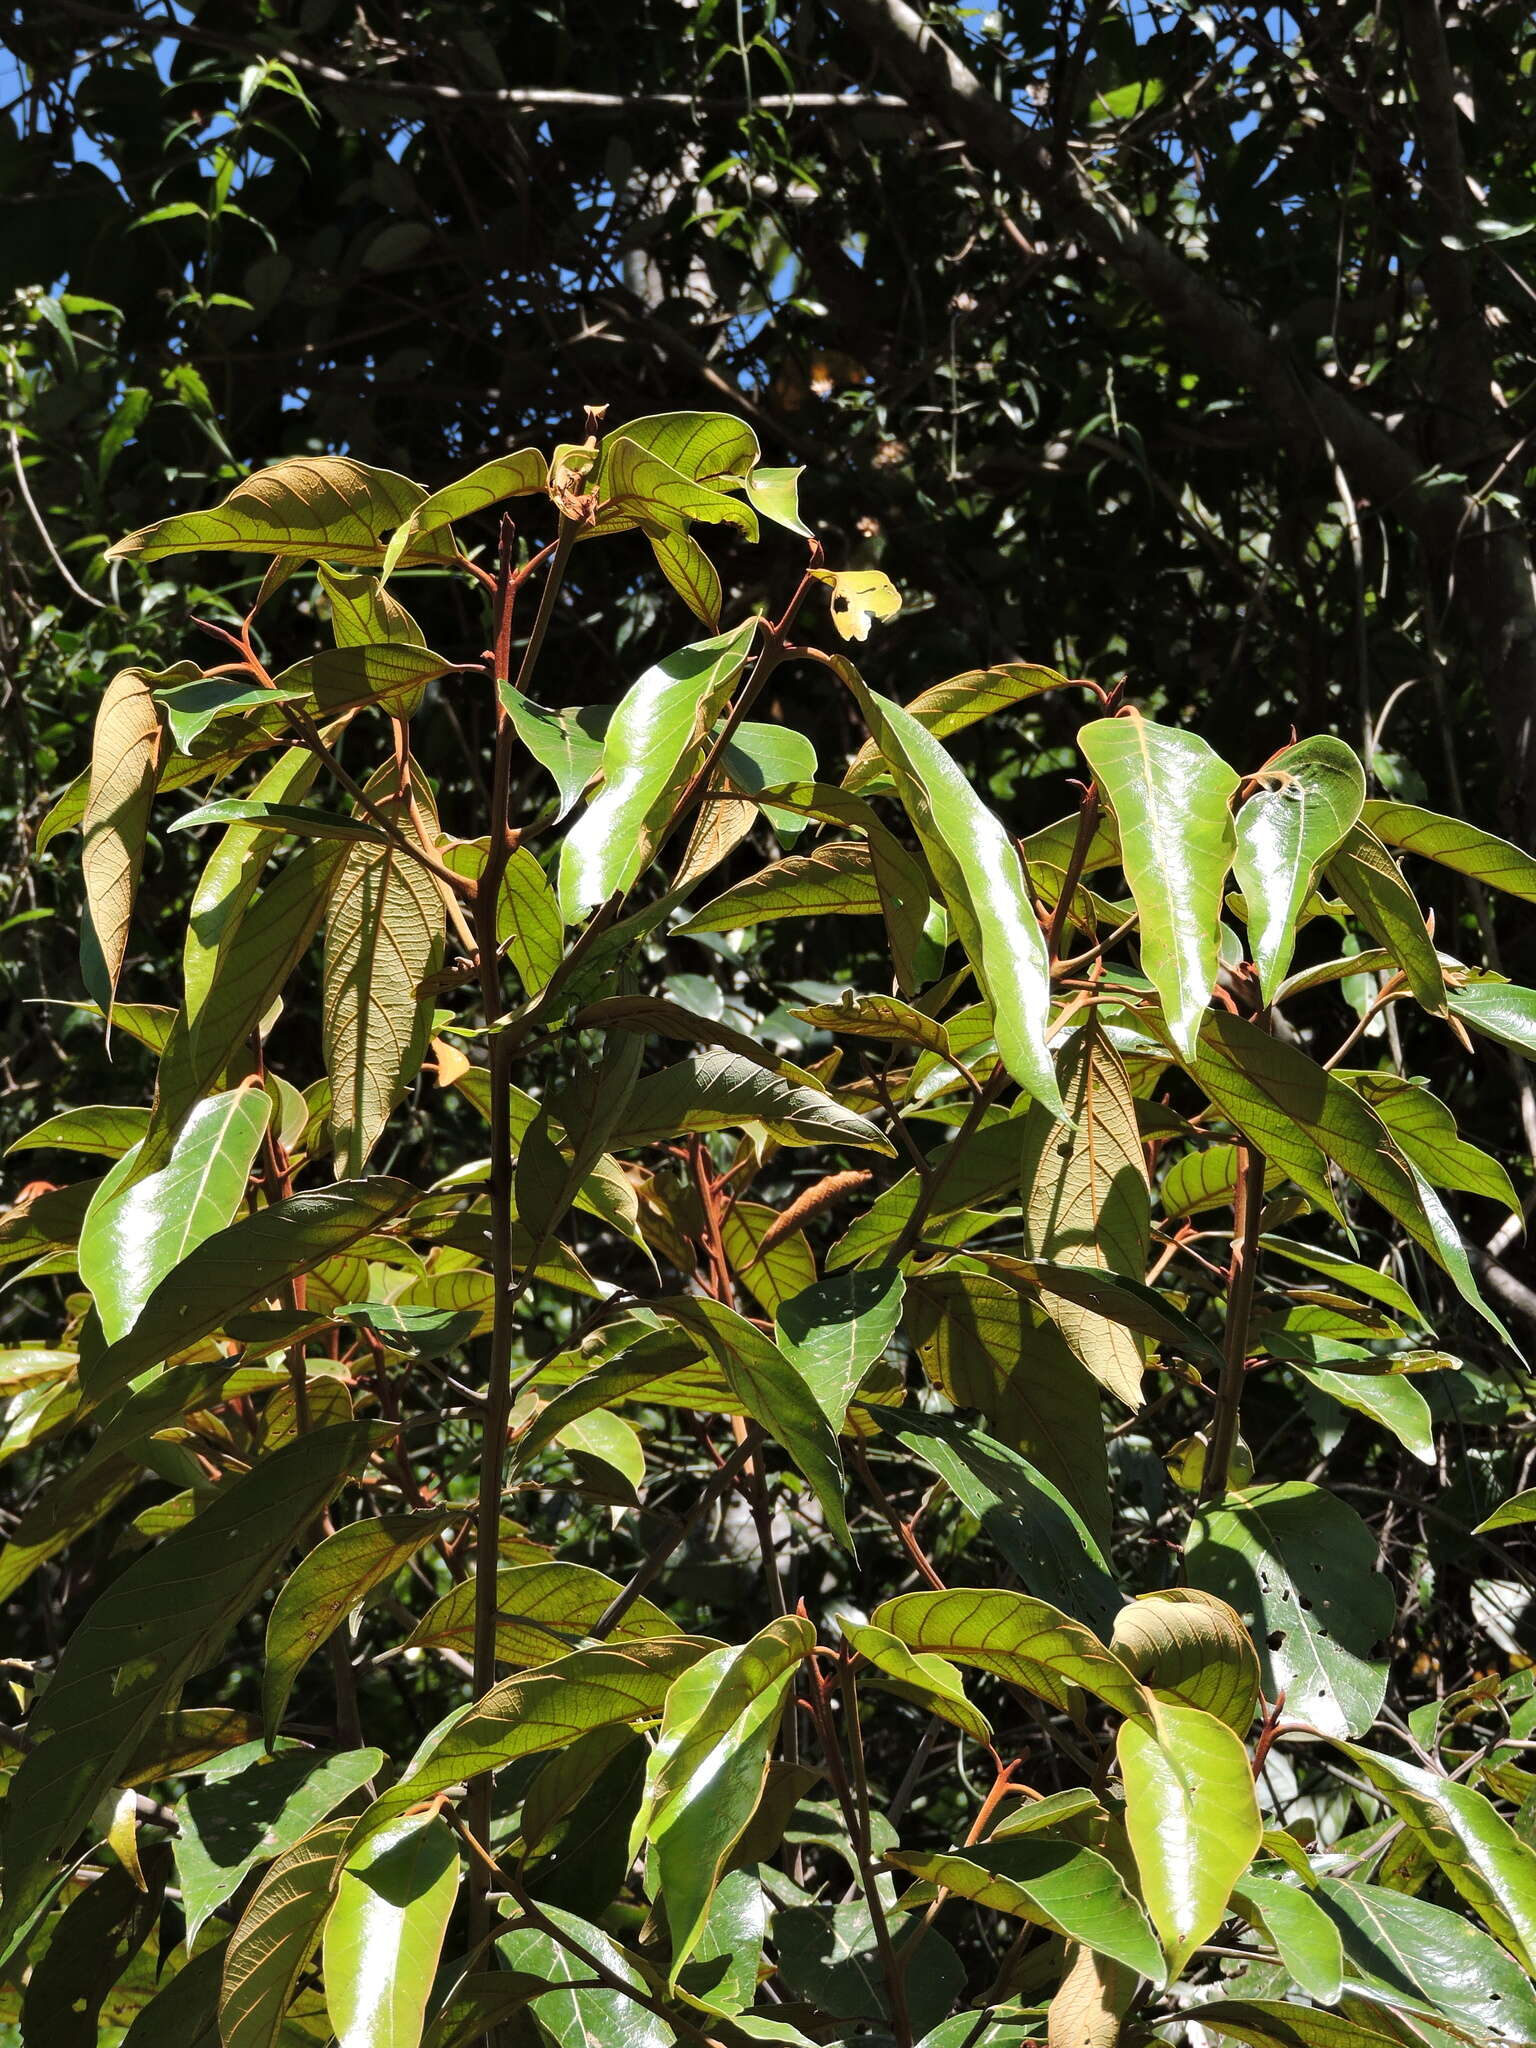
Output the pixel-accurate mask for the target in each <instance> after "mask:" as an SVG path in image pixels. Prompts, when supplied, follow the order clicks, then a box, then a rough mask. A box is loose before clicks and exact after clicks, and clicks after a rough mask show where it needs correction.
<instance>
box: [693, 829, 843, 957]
mask: <svg viewBox="0 0 1536 2048" xmlns="http://www.w3.org/2000/svg"><path fill="white" fill-rule="evenodd" d="M879 914H880V887H879V884H878V882H877V881H876V879H875V872H874V867H873V865H872V859H871V855H870V851H869V848H868V847H867V846H866V845H864V844H863V842H862V841H860V840H856V839H834V840H830V841H828V843H827V844H826V845H825V846H818V847H817V848H816V849H815V851H814V852H812V853H792V854H790V855H789V856H788V857H787V858H786V859H784V860H779V861H775V862H774V863H773V865H772V866H771V867H766V868H763V869H762V870H761V871H760V872H759V873H758V874H755V875H752V876H750V877H749V878H748V879H747V880H746V881H745V882H738V883H737V884H736V886H735V887H734V888H732V889H727V890H726V892H725V894H724V895H723V896H717V897H716V898H715V899H714V901H713V902H712V903H706V904H705V906H704V908H703V909H702V910H696V911H695V912H694V913H693V915H692V916H691V917H689V918H687V919H686V920H685V921H684V922H683V923H682V924H680V925H678V926H677V927H676V930H677V932H678V934H679V936H681V937H689V938H691V937H693V936H695V935H697V934H699V933H703V932H730V931H735V930H736V929H737V928H738V927H739V926H742V925H752V924H769V923H771V922H773V921H774V920H775V919H778V918H782V917H825V916H844V917H848V916H855V917H878V916H879Z"/></svg>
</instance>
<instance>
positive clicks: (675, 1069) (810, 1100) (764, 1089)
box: [609, 1052, 895, 1153]
mask: <svg viewBox="0 0 1536 2048" xmlns="http://www.w3.org/2000/svg"><path fill="white" fill-rule="evenodd" d="M748 1124H761V1125H762V1126H763V1128H764V1129H765V1130H766V1131H767V1132H768V1134H769V1136H770V1137H773V1138H777V1139H778V1141H779V1143H780V1144H781V1145H850V1146H853V1147H855V1148H857V1149H860V1150H866V1151H871V1152H885V1153H890V1152H894V1150H895V1147H894V1146H893V1145H892V1143H891V1141H890V1140H889V1138H887V1137H885V1136H884V1135H883V1134H882V1133H881V1132H880V1131H878V1130H877V1129H876V1128H875V1126H874V1125H873V1124H872V1123H870V1122H869V1121H868V1119H867V1118H865V1117H862V1116H860V1115H859V1114H858V1112H857V1111H856V1110H852V1109H845V1108H844V1107H843V1105H842V1104H841V1103H840V1102H837V1101H835V1100H834V1099H833V1098H832V1097H831V1096H830V1095H823V1094H822V1093H820V1091H819V1090H817V1089H815V1088H804V1087H800V1086H798V1085H797V1084H796V1083H794V1082H792V1081H786V1080H785V1079H783V1077H782V1076H780V1075H778V1074H773V1073H769V1072H768V1071H767V1070H766V1069H765V1068H763V1067H761V1066H759V1065H758V1064H757V1063H756V1062H755V1061H752V1060H748V1059H744V1058H743V1057H742V1056H741V1055H740V1054H739V1053H733V1052H712V1053H705V1054H703V1055H702V1056H701V1057H700V1058H698V1059H690V1060H680V1061H679V1062H678V1063H677V1065H675V1066H671V1067H663V1068H662V1069H661V1070H660V1072H658V1073H654V1074H647V1075H645V1076H643V1077H642V1079H641V1080H639V1081H638V1082H637V1083H636V1084H635V1090H634V1093H633V1094H632V1095H631V1096H630V1098H629V1102H628V1104H627V1106H626V1108H625V1110H624V1113H623V1116H622V1118H621V1120H620V1122H619V1125H618V1127H617V1129H616V1130H615V1131H614V1132H613V1134H612V1136H611V1138H610V1140H609V1142H610V1145H611V1146H612V1148H613V1150H615V1151H628V1150H630V1149H631V1148H633V1147H635V1146H637V1145H653V1144H656V1143H657V1142H658V1141H659V1140H661V1139H664V1138H675V1137H678V1136H680V1135H681V1134H682V1133H683V1132H684V1131H728V1130H739V1129H741V1128H742V1127H744V1126H745V1125H748Z"/></svg>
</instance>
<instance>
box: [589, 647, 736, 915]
mask: <svg viewBox="0 0 1536 2048" xmlns="http://www.w3.org/2000/svg"><path fill="white" fill-rule="evenodd" d="M757 627H758V622H757V620H756V619H755V618H754V619H748V620H746V621H745V623H744V624H742V625H740V626H737V627H736V628H735V629H734V630H733V631H731V632H729V633H721V634H718V635H717V636H716V637H715V638H714V639H711V640H700V641H698V642H696V643H695V644H694V645H693V646H691V647H685V648H683V649H682V651H681V652H680V653H678V654H674V655H670V656H669V657H668V658H667V659H666V660H665V661H660V662H658V663H657V664H656V665H655V666H654V667H653V668H649V669H647V670H646V672H645V674H644V675H643V676H641V678H640V680H639V681H638V682H637V683H636V684H635V685H634V686H633V687H632V688H631V689H630V690H629V691H628V693H627V694H626V695H625V696H624V698H623V699H622V700H621V702H620V704H619V706H618V709H617V710H616V711H615V712H614V714H613V718H612V721H611V722H610V724H609V727H608V730H607V732H606V734H605V735H604V738H603V758H602V771H603V787H602V789H601V790H600V791H599V793H598V794H597V796H595V797H594V798H593V800H592V802H591V803H590V804H589V805H588V807H587V809H586V810H585V811H584V812H583V813H582V815H581V817H580V818H579V819H578V820H577V821H576V823H575V825H573V826H572V828H571V830H570V832H569V833H568V834H567V835H566V839H565V843H564V845H563V846H562V847H561V849H560V868H559V879H558V885H557V888H558V894H559V898H560V909H561V913H562V915H563V916H564V918H565V920H566V922H567V923H568V924H575V923H576V922H578V920H579V919H580V917H581V915H582V913H583V912H584V911H586V910H589V909H591V908H592V907H593V906H594V905H595V904H598V903H603V902H606V901H607V899H608V898H609V897H610V896H612V895H614V894H615V893H617V892H623V891H626V890H628V889H629V887H630V886H631V884H632V883H633V882H634V881H635V879H636V878H637V877H638V876H639V874H640V873H641V871H642V870H643V869H644V867H645V866H646V863H647V862H648V861H649V859H650V858H651V854H652V852H653V851H654V846H655V835H656V834H657V833H658V832H659V831H660V830H661V828H662V827H663V825H665V823H666V822H667V819H668V818H669V817H670V815H671V808H672V805H673V803H674V801H675V800H676V798H677V796H678V795H679V794H680V792H681V789H682V785H683V782H684V781H685V779H686V777H687V775H688V773H689V772H690V768H691V757H692V754H693V750H694V748H695V746H696V744H697V742H698V741H699V740H700V739H702V737H703V736H704V734H705V733H706V732H708V730H709V728H710V726H711V725H712V724H713V723H714V720H715V717H716V715H717V713H718V712H719V711H720V709H721V707H722V706H723V705H724V703H725V700H726V698H727V697H728V696H729V694H730V691H731V690H732V688H733V687H734V685H735V682H736V678H737V677H738V676H739V675H740V674H741V671H742V669H743V667H744V666H745V664H746V661H747V657H748V655H749V653H750V652H751V647H752V642H753V639H754V638H755V636H756V633H757Z"/></svg>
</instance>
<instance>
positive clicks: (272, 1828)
mask: <svg viewBox="0 0 1536 2048" xmlns="http://www.w3.org/2000/svg"><path fill="white" fill-rule="evenodd" d="M383 1761H384V1754H383V1751H382V1750H377V1749H352V1750H348V1751H346V1752H345V1753H344V1754H343V1755H341V1756H323V1755H319V1754H317V1753H316V1752H315V1751H314V1750H310V1749H286V1750H284V1751H283V1752H282V1754H281V1755H279V1756H274V1757H268V1756H266V1755H264V1754H263V1752H262V1747H261V1744H260V1743H252V1744H248V1745H244V1746H242V1747H241V1748H239V1749H236V1750H232V1751H231V1752H230V1753H229V1754H228V1755H227V1756H224V1757H221V1758H220V1759H219V1760H218V1762H217V1763H215V1764H213V1765H212V1766H210V1767H209V1768H208V1769H206V1770H205V1771H204V1773H203V1779H202V1782H201V1784H198V1785H194V1786H193V1788H192V1790H191V1791H190V1792H188V1793H187V1794H186V1795H185V1796H184V1797H183V1798H182V1799H180V1800H179V1801H178V1802H177V1805H176V1822H177V1826H178V1828H179V1830H180V1832H179V1833H178V1835H177V1836H176V1840H175V1843H174V1845H173V1846H174V1848H175V1852H176V1881H177V1883H178V1884H179V1885H180V1887H181V1897H182V1910H183V1912H184V1913H185V1914H186V1919H187V1933H186V1942H187V1947H188V1949H189V1950H190V1949H192V1948H194V1947H195V1946H196V1942H197V1933H198V1929H199V1928H200V1927H201V1926H202V1925H203V1923H204V1921H206V1920H207V1918H208V1916H209V1914H210V1913H213V1912H215V1911H216V1910H217V1909H218V1908H219V1907H220V1906H222V1905H223V1903H224V1901H225V1900H226V1899H229V1898H233V1897H234V1895H235V1893H236V1891H238V1890H239V1888H240V1886H241V1884H242V1883H243V1882H244V1881H245V1878H246V1877H247V1875H248V1874H249V1873H250V1872H251V1871H252V1870H254V1869H255V1867H256V1865H257V1864H258V1863H265V1862H268V1861H270V1860H272V1859H273V1858H274V1857H277V1856H282V1855H286V1854H287V1852H288V1850H290V1849H291V1848H293V1847H294V1846H295V1845H296V1844H297V1843H298V1842H299V1841H300V1840H301V1839H302V1838H303V1837H304V1836H305V1835H307V1834H309V1833H310V1831H311V1830H312V1829H313V1828H316V1827H318V1826H319V1824H320V1822H321V1821H323V1820H324V1819H325V1817H326V1815H327V1814H328V1813H330V1812H331V1811H332V1810H333V1809H334V1808H335V1807H337V1806H339V1805H340V1803H341V1802H342V1800H343V1799H346V1798H347V1797H349V1796H350V1794H352V1793H353V1792H356V1791H357V1790H358V1789H359V1787H360V1786H363V1785H366V1784H367V1782H368V1780H369V1779H370V1778H371V1777H372V1776H373V1775H374V1773H375V1772H376V1771H377V1770H378V1769H379V1767H380V1765H381V1764H382V1763H383Z"/></svg>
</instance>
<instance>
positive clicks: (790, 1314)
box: [774, 1266, 906, 1430]
mask: <svg viewBox="0 0 1536 2048" xmlns="http://www.w3.org/2000/svg"><path fill="white" fill-rule="evenodd" d="M905 1284H906V1283H905V1281H904V1279H903V1276H902V1274H901V1271H900V1269H899V1268H898V1267H895V1266H865V1267H861V1268H860V1269H859V1270H858V1271H857V1272H852V1273H839V1274H835V1275H834V1276H833V1277H832V1278H831V1279H828V1280H821V1281H818V1282H817V1283H816V1284H815V1286H813V1287H808V1288H806V1289H805V1290H804V1292H803V1293H800V1294H796V1295H794V1296H792V1297H791V1298H790V1299H789V1300H788V1301H782V1302H780V1304H779V1306H778V1309H777V1311H776V1312H775V1315H774V1324H775V1333H776V1336H777V1339H778V1346H779V1349H780V1351H781V1352H782V1353H783V1354H784V1356H785V1357H786V1358H787V1359H788V1360H789V1362H790V1364H791V1365H793V1366H794V1368H795V1370H796V1371H797V1372H798V1373H799V1375H800V1377H801V1378H802V1379H803V1380H804V1381H805V1383H806V1384H807V1386H809V1388H810V1390H811V1392H812V1393H813V1394H814V1395H815V1397H816V1401H817V1403H818V1405H819V1406H820V1408H821V1411H822V1413H823V1414H824V1415H825V1416H826V1418H827V1420H828V1422H829V1423H830V1424H831V1425H832V1427H833V1429H834V1430H841V1428H842V1426H843V1422H844V1420H845V1418H846V1416H847V1413H848V1403H849V1402H850V1401H851V1400H852V1399H853V1397H854V1395H855V1394H856V1393H857V1392H858V1389H859V1383H860V1382H861V1381H862V1379H863V1378H864V1375H865V1374H866V1373H867V1372H868V1371H869V1369H870V1367H871V1366H872V1365H874V1364H875V1363H876V1362H877V1361H878V1360H879V1359H880V1358H882V1357H884V1355H885V1349H886V1346H887V1345H888V1344H889V1343H890V1341H891V1339H892V1337H893V1336H894V1335H895V1334H896V1326H897V1324H898V1323H899V1322H900V1321H901V1303H902V1295H903V1292H904V1289H905Z"/></svg>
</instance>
